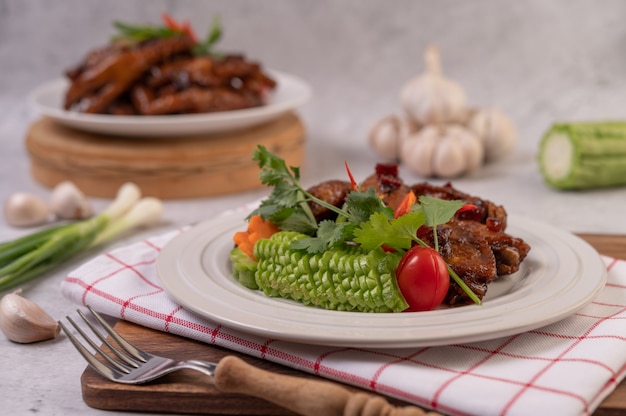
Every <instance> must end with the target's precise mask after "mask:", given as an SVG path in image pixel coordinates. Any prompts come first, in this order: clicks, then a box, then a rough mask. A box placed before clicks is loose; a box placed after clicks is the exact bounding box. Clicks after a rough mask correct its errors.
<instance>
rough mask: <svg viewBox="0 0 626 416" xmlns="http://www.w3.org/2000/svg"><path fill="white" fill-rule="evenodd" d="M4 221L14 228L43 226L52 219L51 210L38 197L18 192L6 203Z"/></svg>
mask: <svg viewBox="0 0 626 416" xmlns="http://www.w3.org/2000/svg"><path fill="white" fill-rule="evenodd" d="M4 219H5V221H6V222H7V224H9V225H12V226H14V227H31V226H35V225H41V224H44V223H46V222H47V221H48V220H49V219H50V208H48V205H47V204H46V203H45V202H44V201H43V200H42V199H41V198H39V197H38V196H36V195H33V194H29V193H26V192H18V193H15V194H13V195H11V196H10V197H9V198H8V199H7V200H6V202H5V203H4Z"/></svg>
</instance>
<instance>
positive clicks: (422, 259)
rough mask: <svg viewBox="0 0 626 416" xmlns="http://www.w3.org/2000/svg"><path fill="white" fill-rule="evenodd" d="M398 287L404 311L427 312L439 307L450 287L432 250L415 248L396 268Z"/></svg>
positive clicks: (445, 270)
mask: <svg viewBox="0 0 626 416" xmlns="http://www.w3.org/2000/svg"><path fill="white" fill-rule="evenodd" d="M396 277H397V279H398V286H399V287H400V291H401V292H402V295H403V296H404V298H405V299H406V301H407V303H408V304H409V308H408V309H407V311H429V310H431V309H434V308H436V307H437V306H439V305H440V304H441V303H442V302H443V300H444V298H445V297H446V293H448V288H449V287H450V275H449V273H448V267H447V265H446V262H445V260H444V259H443V258H442V257H441V255H440V254H439V253H437V252H436V251H435V250H433V249H432V248H428V247H421V246H415V247H413V248H411V249H410V250H409V251H407V252H406V254H405V255H404V256H403V257H402V259H401V260H400V264H398V267H397V268H396Z"/></svg>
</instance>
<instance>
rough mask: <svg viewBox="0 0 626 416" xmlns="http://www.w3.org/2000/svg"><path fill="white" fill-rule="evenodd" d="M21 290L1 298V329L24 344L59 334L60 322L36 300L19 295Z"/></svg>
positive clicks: (9, 336)
mask: <svg viewBox="0 0 626 416" xmlns="http://www.w3.org/2000/svg"><path fill="white" fill-rule="evenodd" d="M19 293H21V290H17V291H16V292H13V293H9V294H7V295H4V296H3V297H2V299H1V300H0V329H1V330H2V332H4V334H5V335H6V336H7V338H9V339H10V340H11V341H14V342H19V343H22V344H26V343H31V342H37V341H45V340H48V339H53V338H56V337H57V336H58V335H59V330H60V328H59V324H58V322H57V321H55V320H54V319H52V317H50V315H48V314H47V313H46V311H44V310H43V309H42V308H41V307H40V306H39V305H37V304H36V303H35V302H33V301H31V300H29V299H26V298H24V297H22V296H20V295H19Z"/></svg>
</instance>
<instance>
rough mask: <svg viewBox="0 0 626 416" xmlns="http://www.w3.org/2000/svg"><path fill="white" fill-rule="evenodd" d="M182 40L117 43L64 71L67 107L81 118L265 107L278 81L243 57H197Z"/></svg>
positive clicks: (185, 37)
mask: <svg viewBox="0 0 626 416" xmlns="http://www.w3.org/2000/svg"><path fill="white" fill-rule="evenodd" d="M193 47H194V43H193V41H192V40H191V39H190V38H189V37H188V36H186V35H180V36H172V37H167V38H155V39H150V40H147V41H144V42H140V43H129V42H127V41H117V42H113V43H112V44H110V45H108V46H106V47H104V48H100V49H95V50H93V51H92V52H89V53H88V54H87V56H86V57H85V59H84V60H83V62H82V63H81V64H80V65H79V66H77V67H76V68H74V69H71V70H69V71H67V72H66V76H67V77H68V78H69V79H70V81H71V85H70V87H69V89H68V91H67V93H66V97H65V98H66V99H65V108H66V109H68V110H75V111H79V112H85V113H104V114H116V115H164V114H191V113H209V112H216V111H229V110H239V109H244V108H252V107H258V106H261V105H264V104H265V102H266V98H267V94H268V92H269V91H271V90H272V89H274V88H275V87H276V81H274V80H273V79H272V78H271V77H269V76H268V75H266V74H265V73H264V72H263V71H262V70H261V66H260V65H259V64H258V63H256V62H251V61H248V60H246V59H245V58H244V56H243V55H225V56H219V57H214V56H195V55H193V54H192V50H193Z"/></svg>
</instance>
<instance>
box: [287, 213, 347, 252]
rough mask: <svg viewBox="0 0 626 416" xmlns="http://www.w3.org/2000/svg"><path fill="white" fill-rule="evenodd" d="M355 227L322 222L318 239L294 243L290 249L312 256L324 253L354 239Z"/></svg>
mask: <svg viewBox="0 0 626 416" xmlns="http://www.w3.org/2000/svg"><path fill="white" fill-rule="evenodd" d="M354 227H355V226H354V225H353V224H350V223H347V222H344V223H340V224H338V223H335V222H334V221H330V220H325V221H322V222H320V224H319V227H318V229H317V237H310V238H302V239H299V240H297V241H294V242H293V243H292V244H291V245H290V246H289V247H290V248H294V249H297V250H306V251H307V252H309V253H311V254H315V253H323V252H324V251H326V250H328V249H330V248H332V247H335V246H338V245H340V244H343V243H344V242H345V241H346V240H350V239H351V238H352V232H353V230H354Z"/></svg>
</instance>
